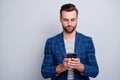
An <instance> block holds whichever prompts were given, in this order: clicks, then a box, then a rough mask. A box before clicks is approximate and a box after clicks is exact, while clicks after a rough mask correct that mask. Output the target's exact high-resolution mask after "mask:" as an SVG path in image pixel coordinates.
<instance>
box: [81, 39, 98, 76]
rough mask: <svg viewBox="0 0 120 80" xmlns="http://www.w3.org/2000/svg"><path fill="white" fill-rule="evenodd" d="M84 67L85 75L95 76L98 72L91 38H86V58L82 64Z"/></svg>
mask: <svg viewBox="0 0 120 80" xmlns="http://www.w3.org/2000/svg"><path fill="white" fill-rule="evenodd" d="M84 69H85V70H84V72H83V75H86V76H90V77H96V76H97V75H98V73H99V69H98V64H97V61H96V57H95V48H94V44H93V42H92V39H91V38H90V39H89V40H88V60H87V63H86V64H84Z"/></svg>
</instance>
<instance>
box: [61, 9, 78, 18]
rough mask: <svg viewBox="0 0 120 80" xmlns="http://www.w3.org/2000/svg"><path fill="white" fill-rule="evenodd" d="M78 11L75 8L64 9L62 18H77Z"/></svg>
mask: <svg viewBox="0 0 120 80" xmlns="http://www.w3.org/2000/svg"><path fill="white" fill-rule="evenodd" d="M76 17H77V13H76V11H75V10H73V11H69V12H68V11H62V18H76Z"/></svg>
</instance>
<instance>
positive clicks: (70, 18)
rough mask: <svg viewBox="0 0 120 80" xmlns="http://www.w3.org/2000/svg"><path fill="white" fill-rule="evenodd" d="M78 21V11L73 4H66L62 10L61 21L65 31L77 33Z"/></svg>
mask: <svg viewBox="0 0 120 80" xmlns="http://www.w3.org/2000/svg"><path fill="white" fill-rule="evenodd" d="M77 20H78V10H77V8H76V7H75V5H73V4H70V3H69V4H64V5H63V6H62V7H61V9H60V21H61V24H62V26H63V31H64V32H67V33H72V32H73V31H75V29H76V26H77Z"/></svg>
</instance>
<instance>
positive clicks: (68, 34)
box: [63, 31, 76, 40]
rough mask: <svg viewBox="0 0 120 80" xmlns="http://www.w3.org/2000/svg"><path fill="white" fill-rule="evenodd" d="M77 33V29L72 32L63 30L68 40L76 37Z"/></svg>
mask: <svg viewBox="0 0 120 80" xmlns="http://www.w3.org/2000/svg"><path fill="white" fill-rule="evenodd" d="M75 34H76V31H73V32H72V33H66V32H63V35H64V38H65V39H66V40H70V39H72V38H74V37H75Z"/></svg>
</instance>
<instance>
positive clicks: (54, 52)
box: [41, 32, 99, 80]
mask: <svg viewBox="0 0 120 80" xmlns="http://www.w3.org/2000/svg"><path fill="white" fill-rule="evenodd" d="M74 52H75V53H76V54H77V57H78V58H79V59H80V61H81V63H83V64H84V67H85V70H84V72H83V73H81V72H79V71H77V70H75V71H74V79H75V80H89V77H96V76H97V75H98V72H99V69H98V64H97V61H96V57H95V48H94V44H93V42H92V39H91V38H90V37H87V36H85V35H83V34H81V33H78V32H76V36H75V49H74ZM65 57H66V50H65V45H64V39H63V33H60V34H58V35H56V36H54V37H52V38H49V39H48V40H47V42H46V45H45V51H44V60H43V64H42V67H41V73H42V75H43V77H44V78H51V79H52V80H67V74H68V71H67V70H66V71H64V72H62V73H61V74H59V75H57V74H56V66H57V65H59V64H62V62H63V59H64V58H65Z"/></svg>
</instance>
